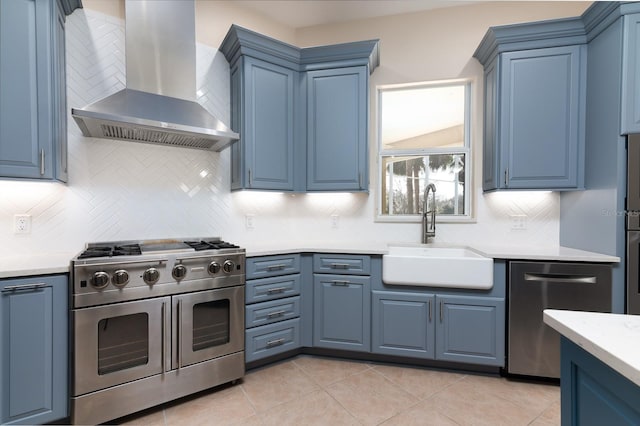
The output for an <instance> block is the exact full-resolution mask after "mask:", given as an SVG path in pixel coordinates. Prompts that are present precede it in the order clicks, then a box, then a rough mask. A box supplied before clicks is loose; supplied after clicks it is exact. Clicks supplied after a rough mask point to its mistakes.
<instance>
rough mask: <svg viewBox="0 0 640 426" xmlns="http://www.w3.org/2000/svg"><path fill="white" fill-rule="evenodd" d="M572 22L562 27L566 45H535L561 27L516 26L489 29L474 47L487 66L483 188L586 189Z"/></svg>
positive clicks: (581, 47) (581, 42) (581, 60)
mask: <svg viewBox="0 0 640 426" xmlns="http://www.w3.org/2000/svg"><path fill="white" fill-rule="evenodd" d="M575 21H579V19H576V20H567V22H566V23H564V24H563V25H565V26H566V27H567V28H568V29H567V31H566V33H568V34H573V35H574V36H575V37H574V38H572V39H571V40H569V41H566V40H556V39H551V40H549V39H544V40H542V41H541V42H538V41H537V40H536V37H538V34H539V37H541V38H542V34H545V36H548V34H549V33H551V34H553V31H558V33H561V31H560V29H558V28H556V27H555V26H554V27H553V28H551V29H548V33H545V29H546V25H551V24H545V23H544V22H543V23H533V24H519V25H512V26H508V27H494V28H491V29H490V30H489V32H488V33H487V35H486V36H485V38H484V39H483V41H482V43H481V45H480V46H479V47H478V49H477V50H476V52H475V54H474V56H475V57H476V58H477V59H478V60H479V61H480V62H481V63H482V64H483V66H484V69H485V70H484V90H485V93H484V135H483V136H484V137H483V144H484V146H483V153H484V156H483V157H484V158H483V189H484V191H492V190H498V189H516V190H521V189H540V190H576V189H583V188H584V138H585V130H584V129H585V111H586V57H587V50H586V36H585V35H584V30H583V29H582V26H581V25H582V24H581V23H580V22H575ZM553 25H557V24H556V23H554V24H553ZM574 27H575V28H574ZM562 34H565V33H562ZM514 40H517V42H516V41H514ZM523 40H524V41H523ZM525 47H526V48H525Z"/></svg>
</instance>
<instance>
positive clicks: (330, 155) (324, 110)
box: [307, 66, 368, 191]
mask: <svg viewBox="0 0 640 426" xmlns="http://www.w3.org/2000/svg"><path fill="white" fill-rule="evenodd" d="M367 77H368V74H367V67H365V66H361V67H350V68H339V69H329V70H317V71H309V72H308V73H307V114H308V116H307V190H309V191H332V190H334V191H366V189H367V181H368V172H367V170H368V165H367V131H368V128H367V121H368V117H367V111H368V108H367V106H368V82H367V80H368V78H367Z"/></svg>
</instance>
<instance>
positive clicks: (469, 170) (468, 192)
mask: <svg viewBox="0 0 640 426" xmlns="http://www.w3.org/2000/svg"><path fill="white" fill-rule="evenodd" d="M446 86H464V89H465V96H464V102H465V106H464V109H465V111H464V145H463V146H461V147H451V148H419V149H413V150H384V149H382V145H383V144H382V108H383V105H382V94H383V92H389V91H394V90H407V89H420V88H431V87H446ZM473 89H474V88H473V80H471V79H468V78H465V79H453V80H439V81H424V82H417V83H404V84H387V85H378V86H376V120H377V122H376V130H377V136H376V138H377V150H378V152H377V154H376V167H377V175H378V182H377V185H376V186H377V188H376V198H377V199H376V206H375V221H376V222H396V223H403V222H411V223H413V222H421V221H422V215H421V214H403V215H389V214H383V213H382V210H383V209H382V206H383V202H384V198H383V194H382V179H383V172H384V171H383V170H382V168H383V164H384V162H383V157H387V156H402V157H417V156H425V155H433V154H464V155H465V178H464V186H465V197H464V211H465V214H464V215H440V214H439V215H437V216H436V220H437V222H438V223H465V222H475V215H474V209H473V187H472V185H473V163H474V158H473V150H472V146H473V144H472V138H471V116H472V114H471V105H472V90H473Z"/></svg>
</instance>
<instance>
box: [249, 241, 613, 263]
mask: <svg viewBox="0 0 640 426" xmlns="http://www.w3.org/2000/svg"><path fill="white" fill-rule="evenodd" d="M389 245H401V246H407V245H418V244H416V243H406V242H397V243H393V242H392V243H389V242H380V241H368V242H353V243H351V242H328V241H308V242H295V241H277V242H272V243H267V244H264V243H262V244H255V243H246V244H241V246H242V247H245V249H246V250H247V256H248V257H255V256H268V255H273V254H289V253H303V252H319V253H347V254H348V253H353V254H374V255H376V254H377V255H383V254H386V253H387V252H388V251H389ZM436 245H441V246H447V245H449V244H445V243H437V244H436ZM450 245H452V246H465V247H470V248H472V249H474V250H475V251H477V252H479V253H480V254H482V255H483V256H486V257H491V258H494V259H520V260H548V261H569V262H606V263H609V262H610V263H617V262H620V258H619V257H617V256H610V255H606V254H601V253H594V252H590V251H584V250H578V249H573V248H569V247H562V246H544V247H536V246H526V247H523V246H512V245H508V244H502V245H499V244H468V245H467V244H450Z"/></svg>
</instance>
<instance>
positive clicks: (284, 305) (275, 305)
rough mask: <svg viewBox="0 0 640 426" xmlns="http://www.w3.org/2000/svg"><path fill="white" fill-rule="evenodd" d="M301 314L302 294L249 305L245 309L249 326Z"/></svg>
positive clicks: (246, 324)
mask: <svg viewBox="0 0 640 426" xmlns="http://www.w3.org/2000/svg"><path fill="white" fill-rule="evenodd" d="M299 316H300V296H294V297H287V298H285V299H278V300H271V301H269V302H262V303H256V304H253V305H249V306H247V307H246V309H245V326H246V327H247V328H253V327H258V326H260V325H266V324H271V323H274V322H279V321H283V320H288V319H291V318H295V317H299Z"/></svg>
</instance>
